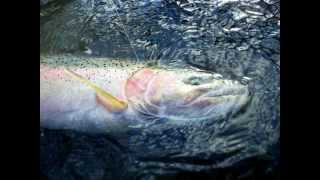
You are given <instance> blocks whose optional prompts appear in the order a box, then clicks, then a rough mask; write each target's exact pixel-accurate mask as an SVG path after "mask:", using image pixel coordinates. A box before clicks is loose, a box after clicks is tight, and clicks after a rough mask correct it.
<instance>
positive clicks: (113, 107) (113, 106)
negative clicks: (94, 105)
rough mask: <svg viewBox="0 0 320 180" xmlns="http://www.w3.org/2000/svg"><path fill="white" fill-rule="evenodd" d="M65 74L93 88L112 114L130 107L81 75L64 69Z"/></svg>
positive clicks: (99, 100)
mask: <svg viewBox="0 0 320 180" xmlns="http://www.w3.org/2000/svg"><path fill="white" fill-rule="evenodd" d="M64 70H65V72H66V73H67V74H68V75H70V76H71V77H73V78H75V79H77V80H79V81H80V82H82V83H84V84H86V85H87V86H89V87H91V88H92V89H94V90H95V92H96V98H97V101H98V102H99V103H100V104H102V105H103V106H104V107H105V108H106V109H107V110H108V111H110V112H122V111H123V110H125V109H126V108H127V106H128V104H127V103H126V102H124V101H121V100H119V99H118V98H116V97H115V96H113V95H111V94H110V93H108V92H107V91H105V90H103V89H101V88H100V87H98V86H97V85H95V84H94V83H92V82H91V81H89V80H87V79H86V78H84V77H82V76H81V75H79V74H77V73H75V72H73V71H71V70H70V69H67V68H64Z"/></svg>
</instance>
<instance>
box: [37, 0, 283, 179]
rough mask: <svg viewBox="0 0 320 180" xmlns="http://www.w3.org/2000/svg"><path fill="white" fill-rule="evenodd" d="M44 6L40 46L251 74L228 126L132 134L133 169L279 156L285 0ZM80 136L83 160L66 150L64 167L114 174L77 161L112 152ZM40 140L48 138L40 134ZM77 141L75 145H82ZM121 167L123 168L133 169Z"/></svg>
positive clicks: (56, 1)
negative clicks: (246, 97)
mask: <svg viewBox="0 0 320 180" xmlns="http://www.w3.org/2000/svg"><path fill="white" fill-rule="evenodd" d="M40 8H41V10H40V47H41V48H40V50H41V53H51V54H58V53H71V54H81V55H84V56H98V57H111V58H115V59H121V58H126V59H132V60H133V61H139V60H141V59H147V60H148V59H152V60H157V61H158V62H159V63H162V64H169V65H171V66H185V65H192V66H195V67H198V68H201V69H204V70H208V71H214V72H217V73H220V74H222V75H223V76H224V77H227V78H231V79H239V80H246V79H250V80H249V81H248V82H247V83H249V85H250V89H251V92H252V93H253V99H252V102H251V104H250V107H248V113H247V115H246V116H245V117H243V119H240V120H237V121H234V122H232V121H230V122H227V123H225V125H221V124H219V125H212V124H194V125H192V126H189V127H180V128H175V129H170V128H169V129H166V130H165V132H164V131H161V132H160V131H157V128H158V127H154V128H153V127H150V128H149V129H144V130H142V131H141V132H139V133H138V135H132V139H131V140H130V142H129V143H131V144H130V145H131V147H130V151H132V153H133V154H134V156H133V157H130V158H132V159H130V158H129V159H130V160H127V161H128V162H132V163H131V164H130V163H129V164H130V165H128V166H130V167H132V169H131V170H132V171H133V172H139V173H138V174H148V175H149V174H150V173H151V174H170V173H172V172H176V171H179V170H182V171H196V172H198V171H205V170H210V169H215V168H217V167H227V166H232V165H233V164H235V163H237V162H239V161H241V160H244V159H246V158H249V157H253V156H258V155H265V154H271V157H272V158H274V157H275V156H276V155H275V154H277V153H278V151H279V150H278V149H277V143H279V142H278V138H279V136H280V135H279V133H280V132H279V131H280V119H279V117H280V107H279V103H280V85H279V83H280V44H279V39H280V32H279V31H280V9H279V1H276V0H148V1H147V0H66V1H62V0H47V1H40ZM244 77H247V78H244ZM208 127H213V128H208ZM222 127H224V128H222ZM162 130H163V129H162ZM42 131H44V130H42ZM49 134H50V133H49ZM213 134H214V135H213ZM230 134H231V135H230ZM232 134H234V135H232ZM73 136H74V135H72V137H71V139H72V138H73ZM48 137H50V138H54V137H52V136H51V135H49V136H48ZM81 137H82V136H81ZM68 138H70V137H68ZM95 138H96V137H95ZM99 138H100V139H101V137H99ZM99 138H98V139H99ZM60 139H61V138H60ZM77 139H78V140H77V141H78V142H81V143H83V142H88V141H90V143H88V144H87V145H86V146H88V147H89V148H87V151H86V150H83V149H82V150H81V153H80V154H82V155H81V156H82V157H79V154H78V153H77V152H69V153H70V154H68V155H67V156H66V157H65V158H67V160H65V162H64V163H65V165H64V166H72V165H73V166H74V167H73V168H74V169H76V171H77V172H76V174H77V173H78V174H80V175H79V176H82V177H85V178H89V177H96V179H108V178H107V175H108V173H106V172H104V171H103V169H104V168H107V167H109V166H108V165H105V162H100V161H97V164H95V165H87V166H84V165H83V166H80V165H79V166H77V165H74V164H73V163H74V162H73V161H77V162H80V163H89V164H92V163H94V160H95V159H97V157H96V156H99V155H92V154H95V153H98V154H99V153H100V154H103V155H104V156H106V154H108V153H107V152H104V151H103V150H102V149H103V148H99V147H100V146H99V145H101V144H103V142H98V143H96V144H95V143H94V142H97V141H96V140H92V138H91V139H90V138H89V140H88V137H86V138H84V140H81V138H77ZM102 139H103V138H102ZM155 139H156V140H157V142H156V143H155V142H154V141H155ZM58 141H59V138H58ZM91 141H94V142H91ZM101 141H105V140H101ZM181 142H184V143H181ZM43 143H44V144H46V143H47V141H46V140H45V139H43ZM81 143H80V144H81ZM73 144H75V145H73V149H76V150H75V151H77V148H78V146H79V144H77V143H73ZM90 144H91V145H90ZM92 144H94V145H92ZM96 146H97V147H96ZM115 146H116V145H115ZM94 147H95V148H94ZM112 147H113V145H112ZM109 148H110V149H112V148H111V147H109ZM80 149H81V148H80ZM115 149H117V148H115ZM43 151H44V152H46V149H45V148H44V150H43ZM102 151H103V152H102ZM110 151H111V150H110ZM115 152H116V154H117V153H118V154H117V156H119V157H120V156H121V157H123V156H125V155H123V153H119V152H121V150H118V149H117V150H115ZM119 154H121V155H119ZM83 156H84V158H83ZM87 156H88V157H87ZM60 158H61V157H60ZM58 159H59V158H58ZM108 160H109V159H108V158H107V159H106V160H105V161H108ZM48 161H49V160H48ZM124 164H125V163H124ZM124 164H122V165H121V167H122V166H125V167H127V166H126V165H124ZM43 166H44V167H45V166H55V165H53V164H50V163H49V165H47V164H46V165H43ZM167 167H171V168H167ZM64 168H65V169H66V167H64ZM113 168H114V167H113ZM119 168H120V167H119ZM122 168H123V167H122ZM44 169H45V168H44ZM93 169H95V170H93ZM97 169H98V170H97ZM129 169H130V168H129ZM89 170H92V171H93V172H92V173H93V174H90V172H89ZM100 170H101V172H100ZM78 171H79V172H78ZM114 171H115V172H116V171H117V170H114ZM84 172H86V173H84ZM94 173H96V174H94ZM99 173H100V174H103V175H99ZM48 174H50V172H49V173H48ZM120 174H121V173H120ZM110 176H111V175H110ZM141 176H143V175H141ZM117 177H118V176H117ZM70 179H71V178H70Z"/></svg>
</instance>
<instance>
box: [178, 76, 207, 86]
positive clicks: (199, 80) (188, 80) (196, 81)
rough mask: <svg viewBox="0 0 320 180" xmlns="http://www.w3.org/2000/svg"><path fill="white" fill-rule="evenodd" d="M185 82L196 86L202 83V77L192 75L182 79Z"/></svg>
mask: <svg viewBox="0 0 320 180" xmlns="http://www.w3.org/2000/svg"><path fill="white" fill-rule="evenodd" d="M183 82H184V83H185V84H189V85H193V86H197V85H200V84H202V83H203V78H202V77H197V76H192V77H189V78H186V79H184V80H183Z"/></svg>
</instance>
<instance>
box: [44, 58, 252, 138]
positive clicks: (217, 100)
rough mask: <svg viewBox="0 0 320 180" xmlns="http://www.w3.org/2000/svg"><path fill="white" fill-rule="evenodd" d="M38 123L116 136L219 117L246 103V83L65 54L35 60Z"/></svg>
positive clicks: (192, 71) (193, 71)
mask: <svg viewBox="0 0 320 180" xmlns="http://www.w3.org/2000/svg"><path fill="white" fill-rule="evenodd" d="M40 59H41V61H40V117H41V119H40V125H41V127H45V128H50V129H71V130H76V131H82V132H89V133H116V132H119V131H124V130H125V129H127V128H130V127H134V126H137V125H141V124H143V123H150V122H154V121H157V120H161V119H167V120H168V121H170V122H174V123H179V122H185V121H201V120H206V119H221V118H225V117H226V116H228V115H230V114H233V113H236V112H237V111H239V110H240V109H241V107H243V106H244V105H245V104H246V103H247V102H248V100H249V97H250V96H249V91H248V87H247V86H246V85H243V84H241V83H239V82H237V81H233V80H227V79H223V78H222V77H221V75H219V74H215V73H211V72H206V71H201V70H198V69H194V68H169V67H163V66H156V65H148V63H144V62H140V63H134V62H132V61H125V60H110V59H106V58H89V57H80V56H70V55H55V56H49V55H41V57H40Z"/></svg>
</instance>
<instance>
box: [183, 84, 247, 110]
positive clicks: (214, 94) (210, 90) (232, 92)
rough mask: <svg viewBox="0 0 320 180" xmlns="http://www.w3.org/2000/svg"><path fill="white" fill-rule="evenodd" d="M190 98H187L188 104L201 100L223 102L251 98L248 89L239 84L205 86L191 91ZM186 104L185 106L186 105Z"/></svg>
mask: <svg viewBox="0 0 320 180" xmlns="http://www.w3.org/2000/svg"><path fill="white" fill-rule="evenodd" d="M188 94H189V96H187V97H186V99H185V100H186V101H185V102H186V104H189V103H192V102H195V101H198V100H201V99H211V100H221V101H223V99H226V100H227V99H230V98H232V99H237V98H239V99H241V98H247V99H248V98H249V96H250V93H249V90H248V87H247V86H245V85H241V84H238V83H232V84H231V83H230V84H229V85H226V86H212V85H204V86H202V87H199V88H197V89H195V90H192V91H190V92H189V93H188ZM186 104H185V105H186Z"/></svg>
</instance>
